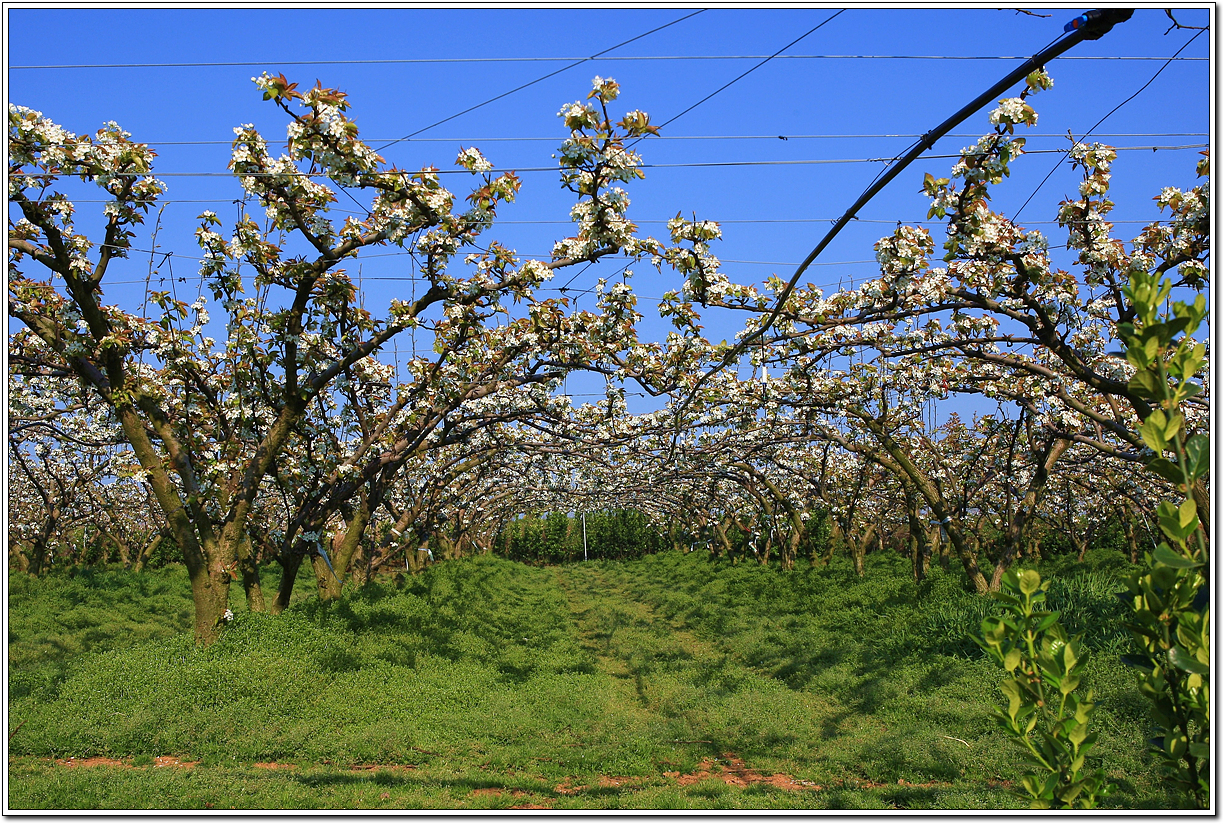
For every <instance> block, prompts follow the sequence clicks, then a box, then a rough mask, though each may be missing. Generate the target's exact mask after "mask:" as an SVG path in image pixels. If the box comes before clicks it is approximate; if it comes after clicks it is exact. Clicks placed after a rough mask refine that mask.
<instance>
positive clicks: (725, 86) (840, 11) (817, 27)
mask: <svg viewBox="0 0 1224 824" xmlns="http://www.w3.org/2000/svg"><path fill="white" fill-rule="evenodd" d="M845 11H846V10H845V9H838V10H837V11H836V12H834V13H833V14H832V15H830V16H829V17H827V18H825V19H824V21H822V22H820V23H818V24H817V25H815V26H813V27H812V28H810V29H808V30H807V31H805V32H804V33H803V34H801V35H799V36H798V37H796V38H795V39H794V40H792V41H791V42H789V43H787V44H786V45H785V46H783V47H782V48H780V49H778V50H777V51H776V52H774V53H773V54H771V55H770V56H769V57H766V58H765V59H764V60H762V61H761V62H760V63H757V64H756V65H755V66H753V67H752V68H750V69H748V71H746V72H744V73H743V74H740V75H738V76H737V77H735V78H734V79H732V80H730V81H728V82H727V83H724V84H723V85H721V86H719V87H718V88H717V89H715V90H714V91H712V92H710V93H709V94H707V95H706V96H705V97H703V98H701V99H700V100H698V101H697V102H696V103H694V104H693V105H691V106H689V107H688V108H687V109H685V110H684V111H682V112H680V113H679V114H676V115H672V117H670V118H668V119H667V120H665V121H663V122H662V123H660V124H659V125H658V127H657V128H660V129H661V128H663V127H664V126H667V125H668V124H670V123H674V122H675V121H677V120H679V119H680V118H681V117H684V115H686V114H688V113H689V112H691V111H692V110H693V109H695V108H697V107H698V106H700V105H701V104H702V103H705V102H706V101H707V100H709V99H710V98H712V97H714V96H715V95H716V94H718V93H720V92H722V91H725V90H726V89H728V88H730V87H731V86H733V85H734V84H736V83H738V82H739V81H741V80H743V79H744V78H745V77H747V76H748V75H750V74H752V73H753V72H754V71H756V70H757V69H759V68H761V66H764V65H765V64H766V63H768V62H769V61H771V60H773V59H774V58H776V57H777V56H778V55H780V54H782V53H783V52H784V51H786V50H787V49H789V48H790V47H791V46H793V45H795V44H796V43H798V42H799V41H801V40H803V39H805V38H807V37H808V36H810V35H812V34H814V33H815V32H817V31H819V30H820V29H821V28H823V27H824V26H825V25H826V24H828V23H831V22H832V21H833V20H834V19H836V18H837V17H839V16H841V15H842V14H844V13H845ZM641 139H642V138H638V140H635V141H633V142H634V143H638V142H640V141H641ZM630 145H632V144H630Z"/></svg>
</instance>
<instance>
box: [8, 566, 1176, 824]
mask: <svg viewBox="0 0 1224 824" xmlns="http://www.w3.org/2000/svg"><path fill="white" fill-rule="evenodd" d="M868 562H869V563H868V569H867V575H866V576H865V577H864V578H862V579H860V578H858V577H857V576H855V575H854V574H853V572H852V570H850V569H849V565H848V564H844V563H843V562H841V561H840V560H838V561H835V562H834V564H833V565H831V566H830V567H828V568H825V569H801V570H797V571H795V572H783V571H781V570H777V569H766V568H762V567H760V566H759V565H755V564H741V565H737V566H734V567H733V566H731V565H729V564H726V563H725V562H721V563H714V562H710V561H709V560H706V559H704V558H698V557H697V556H696V555H688V556H686V555H680V554H676V553H666V554H663V555H659V556H654V557H648V558H643V559H639V560H635V561H625V562H590V563H586V564H570V565H565V566H555V567H528V566H524V565H520V564H515V563H511V562H508V561H504V560H500V559H495V558H490V557H481V558H474V559H465V560H462V561H455V562H447V563H443V564H438V565H436V566H434V567H431V568H430V569H428V570H426V571H425V572H424V573H423V574H422V575H420V576H417V577H415V578H412V579H409V580H408V581H407V582H404V583H403V584H401V585H398V586H397V585H395V584H393V583H390V582H388V583H387V584H385V585H375V586H371V587H367V588H366V589H364V590H361V591H358V592H356V593H352V594H349V595H347V596H346V597H345V598H344V599H342V600H341V601H340V602H339V603H336V604H332V605H321V604H319V603H318V602H317V601H315V600H313V599H312V598H311V597H309V596H308V595H305V594H303V595H300V596H299V597H300V598H301V601H300V603H298V604H296V605H295V606H294V607H292V608H291V609H290V610H289V612H287V613H286V614H285V615H282V616H278V617H275V618H273V617H268V616H262V615H249V614H246V613H244V612H243V611H242V610H241V609H235V611H236V612H237V613H238V616H237V619H236V620H235V622H234V623H233V624H232V625H231V626H230V627H228V628H227V629H226V630H225V632H224V633H223V636H222V638H221V640H220V641H218V642H217V643H216V644H215V645H213V646H212V647H210V648H208V649H198V648H196V647H194V645H193V644H192V643H191V639H190V637H189V635H187V634H186V633H185V632H184V631H183V627H182V626H181V622H182V621H183V620H184V616H187V617H189V615H190V612H189V610H188V611H187V612H183V609H182V607H183V605H184V604H186V606H187V607H188V608H189V606H190V603H189V601H188V600H187V587H186V580H185V579H186V576H185V574H184V573H183V572H182V570H176V569H167V570H159V571H154V572H149V573H143V574H141V575H136V576H133V575H127V574H125V573H121V572H106V573H97V574H90V575H86V576H77V577H76V578H73V579H70V578H68V577H67V576H58V577H57V576H51V577H50V578H48V579H46V580H42V581H28V580H25V579H20V580H19V579H18V577H17V576H16V575H13V576H11V577H10V606H9V682H10V693H9V735H10V740H9V765H8V767H9V768H8V779H9V781H8V797H7V807H8V810H9V811H10V812H12V811H21V810H38V809H42V810H46V809H106V810H119V809H174V810H208V809H214V810H226V811H228V810H256V809H348V810H357V809H362V810H367V809H392V810H395V809H398V810H404V809H466V810H488V809H553V810H567V809H745V810H750V809H796V810H826V809H881V810H890V809H1006V808H1013V807H1017V806H1022V805H1021V804H1020V802H1019V801H1018V800H1016V798H1015V797H1014V796H1012V795H1011V794H1010V793H1009V792H1008V787H1009V786H1011V785H1012V783H1013V782H1015V781H1016V780H1017V779H1018V778H1019V776H1020V775H1021V774H1023V772H1024V763H1023V761H1022V760H1021V759H1020V758H1019V756H1018V753H1017V752H1014V751H1013V748H1011V747H1010V746H1009V745H1008V744H1007V742H1006V741H1005V740H1004V739H1003V737H1002V736H1001V735H1000V734H999V733H998V732H997V731H996V728H995V726H994V724H993V722H992V721H991V719H990V715H989V713H990V710H991V707H992V705H993V704H995V703H997V700H998V699H999V698H1000V697H1001V696H1000V693H999V692H998V689H997V683H998V680H999V673H998V672H997V671H996V670H995V669H994V668H993V667H992V666H991V665H990V664H989V663H988V662H986V661H985V660H983V659H982V658H981V657H980V656H978V655H977V654H976V652H975V648H974V646H973V644H972V643H971V642H969V641H968V639H967V638H966V637H965V632H966V631H971V630H974V629H976V626H977V624H978V622H980V619H981V616H982V615H983V614H985V613H986V612H987V611H989V610H990V609H991V602H990V601H989V600H987V599H981V598H977V597H976V596H973V595H970V594H968V593H966V592H964V591H963V590H962V588H961V585H960V577H959V576H958V575H956V574H953V573H942V572H939V571H936V572H935V574H934V575H933V576H932V578H931V579H930V580H929V581H928V582H926V583H924V584H923V585H922V586H921V587H915V585H914V584H913V582H912V580H910V579H909V577H908V570H907V568H906V565H905V562H904V560H903V559H899V558H895V557H891V556H886V555H873V556H869V557H868ZM1090 566H1092V565H1090ZM1095 566H1096V567H1097V568H1096V569H1087V570H1085V569H1078V570H1076V571H1074V572H1072V571H1064V574H1063V575H1062V576H1061V577H1056V578H1055V584H1054V588H1053V589H1052V592H1051V598H1052V599H1053V600H1056V601H1060V603H1059V604H1056V606H1059V607H1060V608H1062V609H1063V610H1064V614H1065V616H1066V620H1067V622H1068V623H1070V624H1071V625H1072V626H1073V628H1076V629H1077V631H1085V632H1086V641H1087V643H1088V644H1089V647H1090V648H1091V649H1093V650H1094V657H1093V662H1092V664H1091V669H1090V672H1089V679H1090V682H1091V686H1092V687H1093V689H1094V691H1095V694H1096V696H1097V698H1098V707H1099V709H1098V712H1097V717H1096V720H1095V723H1096V726H1097V729H1098V730H1099V731H1100V736H1101V737H1100V743H1099V745H1098V752H1099V753H1100V759H1101V764H1102V766H1104V768H1105V769H1106V771H1107V773H1108V775H1109V776H1110V779H1111V780H1112V781H1113V782H1114V783H1115V785H1116V789H1115V790H1114V792H1113V794H1112V795H1110V796H1109V797H1108V798H1106V799H1104V801H1103V802H1102V807H1105V808H1115V809H1119V808H1120V809H1169V808H1173V807H1177V806H1178V805H1179V803H1180V800H1179V799H1178V798H1176V797H1174V796H1171V795H1169V794H1168V793H1167V791H1166V789H1165V787H1164V784H1163V782H1161V781H1160V777H1159V771H1158V768H1157V767H1156V766H1155V764H1154V763H1153V761H1152V759H1151V758H1150V757H1149V756H1148V755H1147V754H1146V753H1145V752H1144V739H1145V737H1146V735H1147V733H1148V727H1147V724H1148V722H1147V717H1146V707H1145V706H1144V704H1143V702H1142V699H1141V698H1140V697H1139V696H1138V694H1137V691H1136V690H1135V687H1134V678H1133V676H1132V675H1131V674H1130V673H1129V672H1128V671H1127V670H1126V668H1125V667H1124V666H1122V665H1121V664H1120V663H1119V661H1118V658H1117V656H1118V654H1119V653H1120V652H1123V651H1125V641H1124V639H1123V638H1122V636H1121V635H1120V633H1119V632H1118V630H1117V621H1118V619H1119V618H1120V615H1119V614H1117V606H1116V605H1117V604H1118V603H1119V602H1118V601H1117V600H1116V598H1114V597H1113V595H1112V593H1113V592H1114V591H1117V590H1118V589H1120V587H1119V586H1118V585H1117V580H1118V574H1119V571H1120V564H1119V563H1117V562H1116V559H1114V558H1112V557H1110V558H1104V557H1102V558H1099V559H1097V563H1095ZM1049 572H1053V573H1054V574H1055V575H1056V576H1057V573H1058V570H1050V571H1047V573H1049ZM272 580H273V581H274V580H275V579H274V578H273V579H272ZM235 596H236V597H240V592H237V591H236V592H235ZM1077 622H1078V623H1079V624H1082V626H1077Z"/></svg>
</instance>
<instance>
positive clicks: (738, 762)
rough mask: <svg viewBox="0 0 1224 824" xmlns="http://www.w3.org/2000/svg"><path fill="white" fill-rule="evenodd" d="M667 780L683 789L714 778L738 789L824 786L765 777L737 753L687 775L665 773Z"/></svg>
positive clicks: (707, 761)
mask: <svg viewBox="0 0 1224 824" xmlns="http://www.w3.org/2000/svg"><path fill="white" fill-rule="evenodd" d="M663 775H664V776H666V777H667V778H674V779H676V782H677V783H678V784H680V786H681V787H687V786H689V785H690V784H696V783H697V782H698V781H705V780H707V779H710V778H713V779H717V780H720V781H722V782H723V783H724V784H731V785H732V786H736V787H747V786H749V785H751V784H769V785H770V786H771V787H777V788H778V789H780V790H822V789H824V787H823V786H821V785H820V784H817V783H816V782H814V781H799V780H797V779H795V778H794V777H792V776H789V775H786V774H785V773H774V774H773V775H765V774H763V773H760V772H757V771H756V770H754V769H752V768H750V767H749V766H748V765H747V764H745V763H744V759H742V758H740V757H739V756H737V755H736V754H735V753H730V752H727V753H723V755H722V757H721V758H706V759H704V760H703V761H702V762H701V763H700V764H698V765H697V769H696V771H694V772H691V773H689V774H687V775H681V774H680V773H678V772H666V773H663Z"/></svg>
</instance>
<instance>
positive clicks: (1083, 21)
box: [1063, 14, 1088, 34]
mask: <svg viewBox="0 0 1224 824" xmlns="http://www.w3.org/2000/svg"><path fill="white" fill-rule="evenodd" d="M1086 25H1088V15H1087V14H1081V15H1080V16H1079V17H1077V18H1075V19H1074V20H1072V21H1071V22H1070V23H1068V24H1067V25H1065V26H1063V31H1064V32H1066V33H1067V34H1070V33H1071V32H1073V31H1075V30H1076V29H1082V28H1083V27H1084V26H1086Z"/></svg>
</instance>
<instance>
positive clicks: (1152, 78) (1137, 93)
mask: <svg viewBox="0 0 1224 824" xmlns="http://www.w3.org/2000/svg"><path fill="white" fill-rule="evenodd" d="M1203 31H1205V29H1200V30H1199V31H1197V32H1196V33H1195V34H1194V36H1193V37H1191V38H1190V39H1189V40H1187V41H1186V42H1185V43H1184V44H1182V47H1181V48H1180V49H1178V50H1177V51H1176V52H1174V53H1173V57H1170V58H1169V59H1168V60H1166V61H1165V63H1164V65H1162V66H1161V67H1160V68H1159V69H1157V70H1156V73H1155V74H1153V75H1152V76H1151V78H1149V79H1148V82H1146V83H1144V84H1143V85H1142V86H1140V87H1139V89H1138V91H1136V92H1135V93H1134V94H1132V95H1131V96H1130V97H1128V98H1126V99H1125V100H1123V101H1122V102H1121V103H1119V104H1118V105H1116V106H1114V107H1113V108H1112V109H1110V110H1109V111H1108V112H1107V113H1106V114H1105V116H1104V117H1102V118H1101V119H1100V120H1098V121H1097V122H1096V124H1095V125H1094V126H1093V127H1092V128H1091V129H1089V130H1088V131H1086V132H1084V136H1083V137H1081V138H1080V139H1079V140H1075V139H1074V136H1072V146H1073V147H1074V145H1075V144H1077V143H1079V142H1080V141H1083V140H1085V139H1087V137H1088V135H1090V134H1092V132H1093V130H1095V129H1096V127H1097V126H1100V125H1101V124H1102V123H1104V122H1105V121H1106V120H1108V119H1109V117H1110V116H1111V115H1112V114H1113V113H1114V112H1116V111H1117V110H1118V109H1120V108H1122V107H1123V106H1125V105H1126V104H1127V103H1129V102H1131V101H1132V100H1134V99H1135V98H1136V97H1138V96H1139V93H1140V92H1142V91H1143V90H1144V89H1146V88H1147V87H1148V86H1150V85H1152V83H1153V82H1155V80H1156V78H1157V77H1160V73H1161V72H1163V71H1164V70H1165V69H1167V68H1168V67H1169V65H1170V64H1171V63H1172V62H1173V60H1174V59H1175V58H1176V57H1177V55H1179V54H1181V53H1182V52H1183V51H1185V50H1186V49H1187V48H1188V47H1189V46H1190V44H1191V43H1193V42H1194V41H1195V40H1197V39H1198V37H1199V35H1200V34H1202V33H1203ZM1057 151H1059V152H1060V153H1061V154H1062V155H1064V157H1065V156H1067V155H1070V154H1071V150H1070V149H1062V150H1057ZM1062 164H1063V160H1062V159H1061V158H1060V159H1059V161H1058V162H1057V163H1055V164H1054V168H1052V169H1050V171H1049V172H1048V173H1047V174H1046V176H1045V177H1044V178H1042V180H1041V182H1040V183H1038V184H1037V188H1036V189H1034V190H1033V193H1032V194H1031V195H1029V196H1028V199H1027V200H1025V201H1024V203H1022V204H1021V205H1020V208H1019V209H1017V210H1016V213H1015V215H1013V217H1012V220H1015V219H1016V218H1018V217H1020V213H1021V212H1023V211H1024V207H1025V206H1028V205H1029V203H1030V202H1032V200H1033V198H1035V197H1036V196H1037V193H1038V192H1040V191H1041V187H1043V186H1045V185H1046V182H1047V181H1049V179H1050V178H1051V177H1052V176H1053V175H1054V172H1055V171H1057V170H1058V167H1059V166H1061V165H1062Z"/></svg>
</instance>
